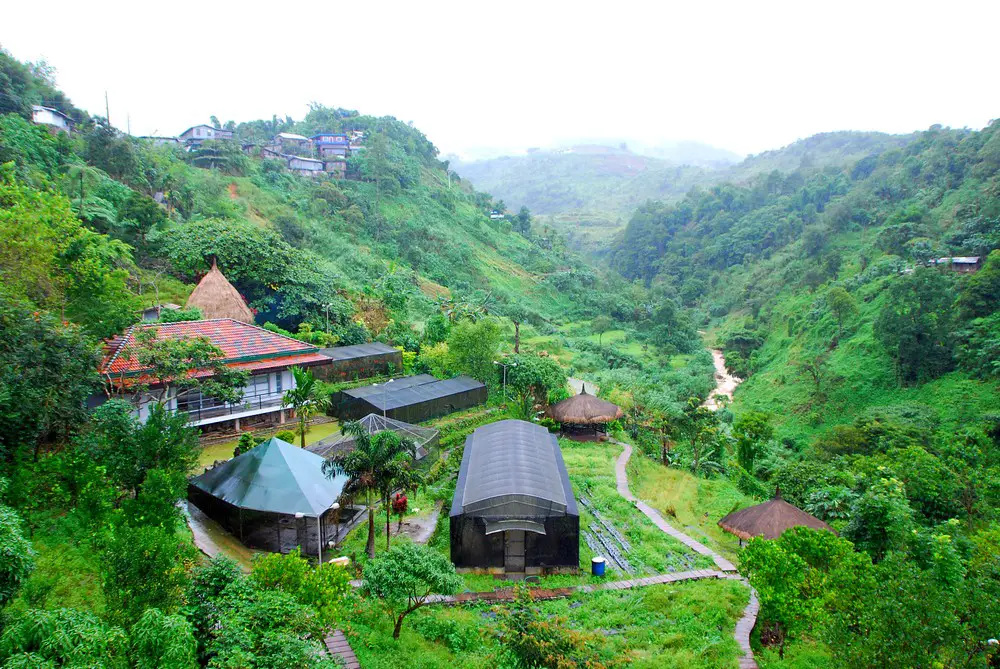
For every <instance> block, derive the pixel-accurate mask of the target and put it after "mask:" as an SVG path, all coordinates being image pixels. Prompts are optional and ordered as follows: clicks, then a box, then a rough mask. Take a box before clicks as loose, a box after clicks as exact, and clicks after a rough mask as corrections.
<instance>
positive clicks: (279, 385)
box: [274, 372, 284, 393]
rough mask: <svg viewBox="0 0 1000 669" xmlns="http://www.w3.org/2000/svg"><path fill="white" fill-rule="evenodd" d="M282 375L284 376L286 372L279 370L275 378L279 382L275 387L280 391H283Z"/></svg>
mask: <svg viewBox="0 0 1000 669" xmlns="http://www.w3.org/2000/svg"><path fill="white" fill-rule="evenodd" d="M282 376H284V374H283V373H282V372H278V373H277V374H275V375H274V380H275V381H276V383H277V386H276V387H275V389H276V390H277V392H278V393H281V377H282Z"/></svg>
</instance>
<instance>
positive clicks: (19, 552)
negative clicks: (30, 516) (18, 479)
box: [0, 479, 35, 607]
mask: <svg viewBox="0 0 1000 669" xmlns="http://www.w3.org/2000/svg"><path fill="white" fill-rule="evenodd" d="M5 486H6V482H5V481H3V479H0V489H2V488H3V487H5ZM0 492H2V490H0ZM34 567H35V551H34V549H32V547H31V542H29V541H28V539H27V538H26V537H25V536H24V532H23V529H22V526H21V517H20V516H18V515H17V513H16V512H15V511H14V510H13V509H11V508H10V507H8V506H4V505H2V504H0V607H2V606H4V605H6V604H7V602H9V601H10V600H11V599H12V598H13V597H14V595H15V594H16V593H17V591H18V589H19V588H20V587H21V585H22V584H23V583H24V582H25V580H26V579H27V578H28V576H29V575H30V574H31V572H32V570H33V569H34Z"/></svg>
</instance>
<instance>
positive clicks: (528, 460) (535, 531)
mask: <svg viewBox="0 0 1000 669" xmlns="http://www.w3.org/2000/svg"><path fill="white" fill-rule="evenodd" d="M450 523H451V561H452V562H454V563H455V567H456V568H459V569H464V570H488V571H493V572H501V571H502V572H507V573H527V574H539V573H553V572H576V571H577V570H578V569H579V564H580V514H579V511H578V510H577V506H576V498H575V497H574V496H573V488H572V486H571V485H570V482H569V474H568V473H567V471H566V465H565V463H564V462H563V458H562V451H560V450H559V442H558V440H557V439H556V437H555V435H553V434H550V433H549V431H548V430H546V429H545V428H544V427H542V426H540V425H535V424H533V423H528V422H525V421H522V420H503V421H499V422H496V423H491V424H490V425H484V426H482V427H480V428H477V429H476V430H475V431H474V432H473V433H472V434H470V435H469V436H468V438H467V439H466V440H465V450H464V452H463V454H462V467H461V469H460V470H459V472H458V483H457V484H456V486H455V497H454V498H453V499H452V503H451V513H450Z"/></svg>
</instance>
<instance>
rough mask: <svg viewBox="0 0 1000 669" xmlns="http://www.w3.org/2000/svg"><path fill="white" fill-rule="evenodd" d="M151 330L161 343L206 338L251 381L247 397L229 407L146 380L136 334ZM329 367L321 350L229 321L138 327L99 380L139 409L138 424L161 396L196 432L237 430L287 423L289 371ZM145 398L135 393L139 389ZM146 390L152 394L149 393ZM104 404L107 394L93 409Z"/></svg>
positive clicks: (116, 345) (115, 343) (113, 345)
mask: <svg viewBox="0 0 1000 669" xmlns="http://www.w3.org/2000/svg"><path fill="white" fill-rule="evenodd" d="M142 329H146V330H149V329H152V330H153V332H154V334H155V338H156V339H157V340H184V339H196V338H205V339H207V340H208V341H209V342H210V343H211V344H212V345H214V346H216V347H218V348H219V349H221V350H222V356H223V357H222V360H221V362H222V363H223V364H224V365H225V366H226V367H230V368H232V369H238V370H246V371H247V372H249V373H250V380H249V381H248V383H247V386H246V388H245V389H244V391H243V397H242V398H241V399H240V401H239V402H237V403H235V404H226V403H224V402H219V401H217V400H214V399H212V398H210V397H206V396H203V395H202V394H201V392H200V391H198V390H193V389H185V390H178V389H177V388H175V387H174V386H172V385H171V383H170V382H169V381H166V382H162V381H160V380H158V379H150V378H149V377H148V374H149V369H148V368H146V367H144V366H143V364H142V363H141V362H140V361H139V360H138V359H137V356H136V355H135V351H136V350H137V346H138V343H137V339H136V334H137V333H138V332H139V331H140V330H142ZM327 364H330V358H329V357H327V356H325V355H323V354H322V353H320V352H319V348H317V347H315V346H313V345H311V344H307V343H305V342H301V341H299V340H297V339H292V338H290V337H285V336H283V335H280V334H276V333H274V332H270V331H269V330H265V329H263V328H259V327H257V326H255V325H250V324H248V323H241V322H240V321H235V320H233V319H231V318H219V319H215V320H205V321H182V322H179V323H148V324H143V325H134V326H132V327H131V328H129V330H128V331H127V332H126V333H125V334H124V335H122V336H119V337H116V338H115V339H113V340H110V341H109V342H107V344H106V345H105V357H104V360H103V361H102V362H101V366H100V370H99V371H100V374H101V376H102V377H103V378H104V379H105V381H106V382H107V384H108V385H109V387H110V388H111V389H112V390H113V391H114V392H115V393H116V394H119V395H120V396H122V397H125V398H129V399H131V401H132V402H133V404H134V405H135V410H136V413H137V414H138V416H139V418H140V419H141V420H143V421H145V420H146V419H147V418H148V417H149V410H150V408H151V405H152V403H153V402H156V401H158V399H159V397H160V396H161V395H162V398H163V404H164V408H166V409H167V410H168V411H175V412H177V413H182V414H185V415H186V416H187V418H188V424H189V425H193V426H198V427H202V426H207V425H222V424H226V423H229V424H231V425H232V426H233V427H235V428H236V429H237V430H238V429H240V424H241V421H242V422H243V424H246V423H247V422H260V421H268V422H271V421H273V420H275V419H276V420H277V421H278V422H284V421H285V419H286V412H285V409H284V408H283V407H282V399H283V398H284V396H285V393H286V392H288V390H290V389H291V388H294V387H295V378H294V377H293V376H292V373H291V371H290V369H291V367H294V366H300V367H312V366H314V365H327ZM210 374H211V371H209V370H204V371H197V370H196V371H195V372H194V375H195V376H207V375H210ZM137 386H138V387H139V389H141V390H142V391H143V392H138V393H136V392H135V389H137ZM147 389H148V390H147ZM103 399H106V397H105V396H104V394H103V393H101V394H100V396H99V397H96V396H95V398H94V400H93V401H92V405H96V404H98V403H100V401H101V400H103Z"/></svg>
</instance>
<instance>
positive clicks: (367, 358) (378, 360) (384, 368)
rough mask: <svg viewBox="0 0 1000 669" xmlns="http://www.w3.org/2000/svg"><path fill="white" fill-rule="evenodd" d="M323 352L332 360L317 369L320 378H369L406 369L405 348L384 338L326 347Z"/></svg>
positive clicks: (344, 379) (335, 379) (326, 379)
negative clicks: (383, 340) (351, 344)
mask: <svg viewBox="0 0 1000 669" xmlns="http://www.w3.org/2000/svg"><path fill="white" fill-rule="evenodd" d="M320 353H322V354H323V355H325V356H326V357H328V358H330V364H328V365H323V366H322V367H319V368H317V369H316V370H315V373H316V378H319V379H323V380H324V381H348V380H351V379H368V378H371V377H373V376H382V375H390V374H393V373H394V372H400V371H402V370H403V353H402V351H399V350H398V349H395V348H393V347H392V346H389V345H388V344H383V343H381V342H372V343H371V344H358V345H357V346H337V347H334V348H324V349H321V350H320Z"/></svg>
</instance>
